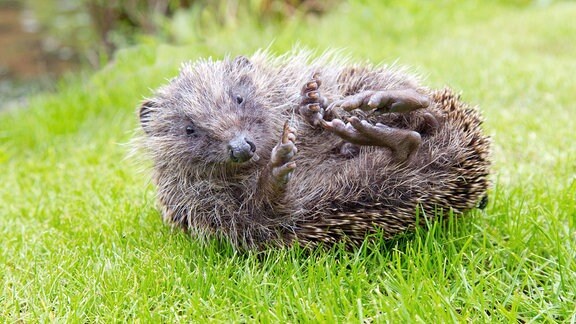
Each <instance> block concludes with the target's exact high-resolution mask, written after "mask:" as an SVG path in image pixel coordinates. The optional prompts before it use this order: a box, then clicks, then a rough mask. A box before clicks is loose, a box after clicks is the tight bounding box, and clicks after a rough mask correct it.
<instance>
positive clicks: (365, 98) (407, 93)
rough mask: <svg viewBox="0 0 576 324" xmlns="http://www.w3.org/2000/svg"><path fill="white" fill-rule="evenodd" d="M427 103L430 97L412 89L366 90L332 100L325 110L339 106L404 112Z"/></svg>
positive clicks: (424, 106) (374, 111)
mask: <svg viewBox="0 0 576 324" xmlns="http://www.w3.org/2000/svg"><path fill="white" fill-rule="evenodd" d="M429 105H430V99H429V98H428V97H427V96H426V95H423V94H421V93H419V92H417V91H416V90H414V89H401V90H380V91H374V90H366V91H363V92H360V93H358V94H355V95H352V96H348V97H346V98H344V99H342V100H338V101H334V102H333V103H331V104H330V105H329V106H328V108H326V112H331V111H332V110H333V109H334V108H336V107H340V108H342V109H344V110H346V111H351V110H354V109H360V110H364V111H373V113H375V114H383V113H405V112H410V111H413V110H416V109H421V108H426V107H428V106H429Z"/></svg>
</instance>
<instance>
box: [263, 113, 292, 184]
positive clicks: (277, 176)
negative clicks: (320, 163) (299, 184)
mask: <svg viewBox="0 0 576 324" xmlns="http://www.w3.org/2000/svg"><path fill="white" fill-rule="evenodd" d="M295 133H296V130H295V129H294V128H292V127H290V126H288V122H286V123H285V124H284V130H283V132H282V138H281V139H280V143H278V145H276V146H275V147H274V149H272V155H271V156H270V162H269V163H268V167H269V170H270V178H269V179H268V180H269V182H270V183H269V184H270V185H271V186H272V188H273V189H281V188H282V187H284V186H285V185H286V183H287V182H288V180H289V179H290V175H291V174H292V171H294V169H295V168H296V162H294V161H292V158H293V157H294V155H296V153H297V152H298V149H297V148H296V145H295V144H294V142H295V141H296V134H295Z"/></svg>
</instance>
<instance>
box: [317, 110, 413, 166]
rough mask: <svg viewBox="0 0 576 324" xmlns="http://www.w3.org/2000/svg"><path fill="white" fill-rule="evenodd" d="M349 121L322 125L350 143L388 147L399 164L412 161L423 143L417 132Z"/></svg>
mask: <svg viewBox="0 0 576 324" xmlns="http://www.w3.org/2000/svg"><path fill="white" fill-rule="evenodd" d="M348 121H349V122H348V123H344V122H343V121H341V120H340V119H334V120H332V121H330V122H326V121H324V122H322V125H323V126H324V128H326V129H327V130H329V131H331V132H332V133H334V134H335V135H337V136H339V137H341V138H342V139H344V140H345V141H347V142H349V143H352V144H356V145H365V146H380V147H387V148H389V149H390V150H391V151H392V154H393V159H394V160H395V161H397V162H404V161H407V160H409V159H411V158H412V157H413V156H414V155H415V154H416V151H417V150H418V148H419V147H420V144H421V142H422V138H421V136H420V134H419V133H417V132H415V131H411V130H406V129H399V128H393V127H389V126H386V125H384V124H380V123H377V124H376V125H372V124H370V123H369V122H367V121H365V120H360V119H358V118H357V117H351V118H349V119H348Z"/></svg>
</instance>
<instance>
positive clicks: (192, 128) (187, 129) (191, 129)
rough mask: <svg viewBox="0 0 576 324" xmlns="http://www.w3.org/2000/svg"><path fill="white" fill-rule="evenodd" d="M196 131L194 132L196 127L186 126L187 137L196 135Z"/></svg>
mask: <svg viewBox="0 0 576 324" xmlns="http://www.w3.org/2000/svg"><path fill="white" fill-rule="evenodd" d="M195 132H196V131H195V130H194V127H192V125H188V126H186V135H188V136H191V135H194V133H195Z"/></svg>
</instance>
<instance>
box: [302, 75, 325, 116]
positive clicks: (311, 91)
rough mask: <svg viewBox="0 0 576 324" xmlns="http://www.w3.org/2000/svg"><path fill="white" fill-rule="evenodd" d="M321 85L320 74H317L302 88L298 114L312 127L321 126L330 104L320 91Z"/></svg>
mask: <svg viewBox="0 0 576 324" xmlns="http://www.w3.org/2000/svg"><path fill="white" fill-rule="evenodd" d="M321 84H322V82H321V81H320V79H319V78H318V74H317V73H315V74H314V75H313V76H312V79H310V80H308V82H306V84H305V85H304V86H303V87H302V91H301V93H300V97H301V100H300V106H299V107H298V112H299V113H300V115H302V116H303V117H304V118H305V119H306V120H307V121H308V123H309V124H310V125H312V126H318V125H319V124H320V121H321V120H322V119H323V118H324V109H325V108H326V106H327V104H328V100H327V99H326V98H325V97H323V96H322V94H321V93H320V91H318V89H319V88H320V85H321Z"/></svg>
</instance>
